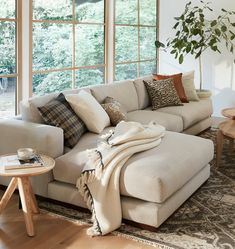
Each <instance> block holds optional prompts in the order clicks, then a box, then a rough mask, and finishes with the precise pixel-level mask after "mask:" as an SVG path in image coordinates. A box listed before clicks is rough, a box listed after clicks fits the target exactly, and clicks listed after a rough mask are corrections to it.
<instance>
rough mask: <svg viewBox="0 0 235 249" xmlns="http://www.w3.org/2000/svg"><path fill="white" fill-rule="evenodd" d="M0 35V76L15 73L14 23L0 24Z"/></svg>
mask: <svg viewBox="0 0 235 249" xmlns="http://www.w3.org/2000/svg"><path fill="white" fill-rule="evenodd" d="M0 34H1V35H0V74H12V73H15V72H16V48H15V46H16V45H15V22H0Z"/></svg>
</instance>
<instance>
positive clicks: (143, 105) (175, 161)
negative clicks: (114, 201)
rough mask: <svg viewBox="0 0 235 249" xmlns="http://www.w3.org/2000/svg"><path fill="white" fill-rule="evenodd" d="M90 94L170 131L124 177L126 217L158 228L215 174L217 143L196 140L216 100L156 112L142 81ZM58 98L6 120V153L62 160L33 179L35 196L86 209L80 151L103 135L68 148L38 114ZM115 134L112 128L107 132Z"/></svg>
mask: <svg viewBox="0 0 235 249" xmlns="http://www.w3.org/2000/svg"><path fill="white" fill-rule="evenodd" d="M147 79H148V77H147ZM85 89H86V91H88V92H91V93H92V94H93V96H94V97H95V98H96V99H97V100H98V101H99V102H100V103H101V102H102V101H103V100H104V99H105V97H107V96H110V97H113V98H115V99H116V100H118V101H119V102H120V103H121V104H122V105H123V106H124V107H125V109H126V110H127V112H128V113H127V117H128V120H131V121H137V122H141V123H144V124H146V123H149V122H150V121H152V120H154V121H156V122H157V123H159V124H161V125H163V126H165V127H166V129H167V132H166V135H165V137H164V139H163V141H162V143H161V144H160V146H158V147H156V148H154V149H151V150H148V151H145V152H141V153H138V154H136V155H134V156H133V157H131V159H129V160H128V161H127V163H126V164H125V166H124V167H123V169H122V171H121V177H120V191H121V200H122V211H123V218H125V219H128V220H132V221H135V222H138V223H143V224H146V225H150V226H154V227H158V226H159V225H160V224H162V222H163V221H164V220H166V219H167V218H168V217H169V216H170V215H171V214H172V213H173V212H174V211H175V210H176V209H177V208H178V207H179V206H180V205H181V204H182V203H183V202H184V201H185V200H187V198H188V197H189V196H190V195H191V194H192V193H193V192H194V191H195V190H196V189H197V188H198V187H200V185H201V184H203V183H204V182H205V181H206V180H207V179H208V177H209V175H210V166H209V162H210V161H211V159H212V158H213V143H212V142H211V141H210V140H206V139H202V138H200V137H196V136H192V135H194V134H197V133H199V132H201V131H203V130H205V129H206V128H208V127H210V125H211V117H210V116H211V114H212V104H211V100H210V99H201V100H200V101H199V102H190V103H186V104H184V106H173V107H165V108H161V109H159V110H157V111H152V110H151V107H150V100H149V97H148V94H147V91H146V89H145V86H144V83H143V80H142V79H137V80H135V81H123V82H119V83H114V84H109V85H97V86H92V87H90V88H85ZM78 91H79V90H71V91H66V92H64V93H65V95H66V94H67V93H77V92H78ZM57 95H58V94H49V95H46V96H42V97H34V98H32V99H29V100H27V101H23V102H22V103H21V113H22V120H13V119H12V120H3V121H0V138H1V140H0V154H5V153H10V152H15V151H16V150H17V149H18V148H19V147H33V148H35V149H36V150H37V151H39V152H41V153H45V154H48V155H50V156H52V157H53V158H55V160H56V166H55V169H54V170H53V172H51V173H49V174H47V175H43V176H39V177H35V178H33V179H32V182H33V187H34V191H35V192H36V193H37V194H39V195H41V196H44V197H48V198H51V199H55V200H59V201H62V202H65V203H71V204H74V205H77V206H81V207H86V205H85V203H84V202H83V200H82V198H81V196H80V194H79V193H78V190H77V189H76V187H75V184H76V181H77V178H78V177H79V175H80V174H81V170H82V167H83V162H81V160H80V157H79V152H81V151H83V150H86V149H89V148H93V147H95V146H96V141H97V139H98V137H99V135H97V134H94V133H90V132H87V133H86V134H84V135H83V136H82V137H81V139H80V140H79V142H78V144H77V145H76V146H75V147H74V148H73V149H69V148H65V147H64V146H63V131H62V130H61V129H60V128H57V127H52V126H48V125H45V124H43V122H42V119H41V117H40V115H39V112H38V110H37V107H39V106H43V105H44V104H46V103H47V102H48V101H50V100H51V99H52V98H54V97H56V96H57ZM109 129H111V127H108V128H106V129H105V130H104V131H103V133H105V132H106V131H108V130H109ZM183 133H187V134H191V135H187V134H183ZM8 182H9V179H6V178H3V177H1V178H0V184H5V185H6V184H8Z"/></svg>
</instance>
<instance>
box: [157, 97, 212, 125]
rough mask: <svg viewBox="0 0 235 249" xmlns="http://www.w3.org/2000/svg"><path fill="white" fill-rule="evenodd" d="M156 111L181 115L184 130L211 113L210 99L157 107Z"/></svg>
mask: <svg viewBox="0 0 235 249" xmlns="http://www.w3.org/2000/svg"><path fill="white" fill-rule="evenodd" d="M158 112H164V113H168V114H173V115H177V116H180V117H182V119H183V125H184V130H185V129H187V128H189V127H190V126H192V125H194V124H196V123H198V122H200V121H201V120H203V119H206V118H208V117H210V116H211V115H212V102H211V99H201V100H200V101H197V102H195V101H192V102H189V103H184V105H183V106H171V107H163V108H160V109H158Z"/></svg>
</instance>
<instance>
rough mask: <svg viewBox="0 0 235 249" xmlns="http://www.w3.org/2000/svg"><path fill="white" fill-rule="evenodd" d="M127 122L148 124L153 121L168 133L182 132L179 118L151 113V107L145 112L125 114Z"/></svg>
mask: <svg viewBox="0 0 235 249" xmlns="http://www.w3.org/2000/svg"><path fill="white" fill-rule="evenodd" d="M127 120H128V121H136V122H140V123H142V124H148V123H149V122H150V121H155V122H156V123H158V124H160V125H162V126H164V127H165V128H166V130H168V131H176V132H181V131H183V120H182V118H181V117H180V116H177V115H172V114H168V113H163V112H158V111H152V108H151V107H148V108H147V109H145V110H139V111H134V112H129V113H127Z"/></svg>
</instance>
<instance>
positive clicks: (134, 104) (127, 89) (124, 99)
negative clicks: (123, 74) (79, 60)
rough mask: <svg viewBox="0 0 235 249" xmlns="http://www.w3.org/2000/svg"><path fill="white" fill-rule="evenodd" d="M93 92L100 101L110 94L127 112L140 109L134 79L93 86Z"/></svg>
mask: <svg viewBox="0 0 235 249" xmlns="http://www.w3.org/2000/svg"><path fill="white" fill-rule="evenodd" d="M91 92H92V94H93V95H94V97H95V98H96V99H97V100H98V101H99V102H100V103H103V102H104V100H105V98H106V97H107V96H109V97H112V98H114V99H115V100H117V101H118V102H120V103H121V104H122V105H123V107H124V108H125V110H126V111H127V112H130V111H135V110H138V107H139V105H138V96H137V93H136V90H135V87H134V84H133V82H132V81H122V82H120V83H118V82H117V83H113V84H107V85H97V86H93V87H92V88H91Z"/></svg>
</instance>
